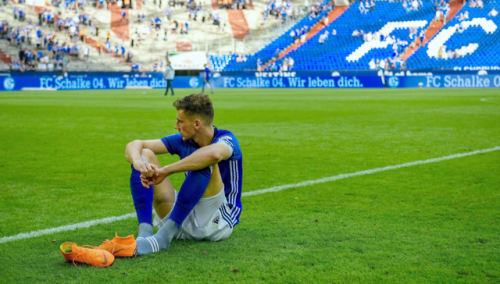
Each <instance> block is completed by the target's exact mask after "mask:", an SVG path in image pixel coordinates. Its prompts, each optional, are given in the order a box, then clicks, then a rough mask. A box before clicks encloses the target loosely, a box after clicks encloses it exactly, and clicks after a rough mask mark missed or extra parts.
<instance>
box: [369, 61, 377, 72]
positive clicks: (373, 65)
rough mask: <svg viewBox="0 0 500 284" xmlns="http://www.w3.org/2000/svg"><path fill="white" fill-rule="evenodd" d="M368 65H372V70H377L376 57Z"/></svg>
mask: <svg viewBox="0 0 500 284" xmlns="http://www.w3.org/2000/svg"><path fill="white" fill-rule="evenodd" d="M368 66H369V67H370V70H376V69H377V67H376V65H375V59H373V58H372V60H370V62H369V63H368Z"/></svg>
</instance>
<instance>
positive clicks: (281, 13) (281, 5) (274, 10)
mask: <svg viewBox="0 0 500 284" xmlns="http://www.w3.org/2000/svg"><path fill="white" fill-rule="evenodd" d="M327 8H330V9H331V5H328V4H326V3H324V2H317V3H313V4H310V3H309V1H308V0H305V1H304V6H303V7H301V6H298V7H296V6H294V5H293V4H292V2H291V1H290V0H287V1H284V0H271V1H269V3H268V4H267V5H266V6H265V7H264V12H263V13H262V16H263V19H264V21H263V23H262V25H263V26H264V27H267V25H268V19H269V18H270V17H274V18H275V21H276V22H277V23H284V22H286V21H288V20H297V18H298V17H299V15H302V14H304V13H307V14H308V17H309V18H310V19H314V18H316V17H317V16H318V15H319V13H321V12H322V11H323V10H324V9H327ZM306 32H307V31H306Z"/></svg>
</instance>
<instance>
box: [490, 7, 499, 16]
mask: <svg viewBox="0 0 500 284" xmlns="http://www.w3.org/2000/svg"><path fill="white" fill-rule="evenodd" d="M497 15H498V12H497V10H495V8H493V9H491V11H490V12H489V13H488V16H490V17H496V16H497Z"/></svg>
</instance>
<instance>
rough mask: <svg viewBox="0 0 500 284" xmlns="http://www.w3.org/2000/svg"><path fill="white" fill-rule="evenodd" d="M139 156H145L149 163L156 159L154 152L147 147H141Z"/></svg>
mask: <svg viewBox="0 0 500 284" xmlns="http://www.w3.org/2000/svg"><path fill="white" fill-rule="evenodd" d="M141 156H143V157H144V158H146V160H148V162H149V163H152V162H153V161H154V160H156V154H155V153H154V152H153V151H151V150H149V149H142V152H141Z"/></svg>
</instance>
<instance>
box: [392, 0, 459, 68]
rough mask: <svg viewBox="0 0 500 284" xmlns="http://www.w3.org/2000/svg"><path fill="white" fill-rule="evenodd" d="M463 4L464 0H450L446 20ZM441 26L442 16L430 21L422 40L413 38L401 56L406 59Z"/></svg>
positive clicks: (423, 44)
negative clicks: (413, 41) (413, 40)
mask: <svg viewBox="0 0 500 284" xmlns="http://www.w3.org/2000/svg"><path fill="white" fill-rule="evenodd" d="M463 6H464V0H452V1H451V2H450V11H449V12H448V21H451V20H452V19H453V18H454V17H455V16H456V15H457V13H458V12H459V11H460V9H462V7H463ZM443 27H444V18H443V19H442V20H440V21H432V22H431V24H430V25H429V26H428V27H427V29H426V30H425V36H424V41H423V42H420V39H419V38H418V37H417V39H416V40H415V44H413V45H410V46H409V47H408V49H406V51H405V53H403V55H402V56H401V58H403V60H405V61H406V60H407V59H408V58H409V57H410V56H412V55H413V54H414V53H415V52H416V51H417V50H418V49H419V48H420V46H425V45H426V44H427V43H428V42H429V41H430V40H431V39H432V38H433V37H434V36H435V35H436V34H437V33H438V32H439V30H441V29H442V28H443Z"/></svg>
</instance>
